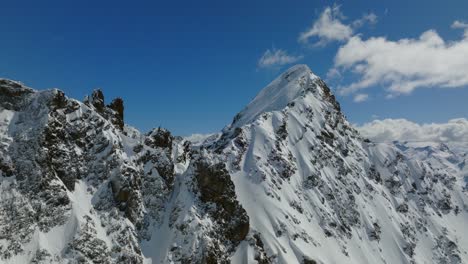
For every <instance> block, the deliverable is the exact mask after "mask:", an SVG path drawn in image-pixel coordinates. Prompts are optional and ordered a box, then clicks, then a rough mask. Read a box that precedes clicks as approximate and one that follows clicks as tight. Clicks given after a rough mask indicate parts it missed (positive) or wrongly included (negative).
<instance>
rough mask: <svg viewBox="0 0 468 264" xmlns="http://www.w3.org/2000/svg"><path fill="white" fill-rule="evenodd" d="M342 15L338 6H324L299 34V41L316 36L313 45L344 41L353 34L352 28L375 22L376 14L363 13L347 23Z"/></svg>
mask: <svg viewBox="0 0 468 264" xmlns="http://www.w3.org/2000/svg"><path fill="white" fill-rule="evenodd" d="M344 19H345V17H344V15H343V14H342V13H341V11H340V6H338V5H335V6H333V7H326V8H325V10H323V12H322V13H321V14H320V16H319V18H318V19H317V20H316V21H315V22H314V23H313V24H312V26H311V27H310V28H309V29H307V30H306V31H304V32H302V33H301V34H300V35H299V41H300V42H302V43H307V42H308V41H309V39H310V38H317V39H318V42H316V43H315V44H314V45H315V46H323V45H325V44H327V43H329V42H332V41H346V40H348V39H349V38H351V36H352V35H353V34H354V30H355V29H356V28H358V27H361V26H363V25H364V24H366V23H369V24H375V23H376V22H377V16H376V15H375V14H374V13H369V14H365V15H364V16H363V17H362V18H360V19H357V20H355V21H353V22H352V23H351V24H349V25H347V24H345V23H343V20H344Z"/></svg>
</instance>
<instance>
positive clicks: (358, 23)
mask: <svg viewBox="0 0 468 264" xmlns="http://www.w3.org/2000/svg"><path fill="white" fill-rule="evenodd" d="M366 23H368V24H370V25H375V24H377V15H375V14H374V13H368V14H365V15H363V16H362V18H360V19H358V20H355V21H354V22H353V26H354V27H355V28H358V27H362V26H363V25H364V24H366Z"/></svg>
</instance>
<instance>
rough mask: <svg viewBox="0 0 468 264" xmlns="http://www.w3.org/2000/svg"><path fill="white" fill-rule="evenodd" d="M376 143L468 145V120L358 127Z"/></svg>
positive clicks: (378, 122) (386, 121)
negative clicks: (405, 142) (406, 142)
mask: <svg viewBox="0 0 468 264" xmlns="http://www.w3.org/2000/svg"><path fill="white" fill-rule="evenodd" d="M356 129H358V130H359V132H360V133H361V134H362V135H363V136H364V137H367V138H369V139H371V140H372V141H374V142H392V141H401V142H404V141H408V142H445V143H460V144H465V145H466V144H467V143H468V119H466V118H457V119H452V120H449V121H448V122H447V123H431V124H417V123H414V122H411V121H409V120H406V119H383V120H374V121H372V122H369V123H366V124H363V125H362V126H356Z"/></svg>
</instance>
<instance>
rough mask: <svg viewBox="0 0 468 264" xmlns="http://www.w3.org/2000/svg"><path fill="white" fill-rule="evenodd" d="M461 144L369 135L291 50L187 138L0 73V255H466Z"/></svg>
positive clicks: (275, 259)
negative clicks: (242, 101)
mask: <svg viewBox="0 0 468 264" xmlns="http://www.w3.org/2000/svg"><path fill="white" fill-rule="evenodd" d="M465 160H466V153H459V152H457V153H454V152H452V151H451V150H450V149H449V147H447V146H445V145H437V144H436V145H434V144H432V145H429V144H427V145H424V146H421V145H418V146H414V145H411V144H409V143H405V142H395V143H394V144H377V143H372V142H370V141H369V140H366V139H363V138H362V137H361V136H360V135H359V133H358V132H357V131H356V130H355V129H354V128H353V127H352V126H351V125H350V124H349V123H348V122H347V121H346V118H345V117H344V116H343V114H342V112H341V110H340V106H339V104H338V102H337V101H336V100H335V97H334V96H333V94H332V93H331V91H330V89H329V88H328V87H327V85H326V84H325V83H324V82H323V81H322V80H321V79H320V78H318V77H317V76H315V75H313V73H312V72H311V71H310V69H309V68H308V67H307V66H305V65H298V66H294V67H292V68H291V69H289V70H288V71H286V72H285V73H283V74H282V75H281V76H279V77H278V78H277V79H276V80H275V81H273V82H272V83H271V84H270V85H268V86H267V87H266V88H264V89H263V90H262V91H261V92H260V93H259V94H258V96H257V97H256V98H255V99H254V100H253V101H252V102H251V103H250V104H249V105H248V106H247V107H246V108H245V109H244V110H242V111H241V112H240V113H239V114H238V115H237V116H236V117H235V118H234V120H233V122H232V124H230V125H229V126H227V127H226V128H224V129H223V130H222V131H221V132H220V133H218V134H215V135H211V136H209V137H207V138H205V139H203V140H198V141H197V142H195V141H193V140H191V139H189V138H181V137H175V136H173V135H172V134H171V133H170V132H169V131H167V130H165V129H163V128H157V129H154V130H152V131H150V132H148V133H146V134H142V133H140V132H139V131H137V130H136V129H134V128H131V127H130V126H127V125H125V122H124V102H123V100H122V99H120V98H117V99H114V100H113V101H112V102H111V103H110V104H108V105H106V103H105V98H104V95H103V93H102V92H101V91H99V90H96V91H94V92H93V93H92V95H91V96H89V97H88V98H85V100H83V102H79V101H77V100H74V99H70V98H68V97H66V96H65V95H64V94H63V92H61V91H59V90H47V91H36V90H33V89H30V88H28V87H26V86H24V85H23V84H21V83H18V82H14V81H10V80H4V79H3V80H0V263H229V262H231V263H467V262H468V253H467V252H466V250H467V249H468V237H467V236H466V235H465V234H466V226H467V224H468V207H467V202H468V198H467V182H468V180H467V179H468V173H467V169H466V166H465Z"/></svg>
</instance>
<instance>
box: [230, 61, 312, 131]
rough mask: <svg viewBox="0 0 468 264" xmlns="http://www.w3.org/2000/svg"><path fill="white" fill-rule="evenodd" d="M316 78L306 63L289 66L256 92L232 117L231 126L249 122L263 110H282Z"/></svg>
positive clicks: (263, 111)
mask: <svg viewBox="0 0 468 264" xmlns="http://www.w3.org/2000/svg"><path fill="white" fill-rule="evenodd" d="M318 79H319V78H318V77H317V76H316V75H315V74H313V73H312V71H311V70H310V69H309V67H308V66H307V65H304V64H299V65H295V66H293V67H291V68H289V69H288V70H287V71H285V72H284V73H283V74H281V75H280V76H279V77H278V78H276V79H275V80H274V81H272V82H271V83H270V84H269V85H267V86H266V87H265V88H263V89H262V90H261V91H260V92H259V93H258V94H257V96H256V97H255V98H254V99H253V100H252V101H251V102H250V103H249V104H248V105H247V106H246V107H245V108H244V110H242V111H241V112H240V113H239V114H238V115H237V116H236V117H235V118H234V121H233V123H232V125H231V127H240V126H243V125H245V124H248V123H251V122H252V121H254V120H255V119H256V118H257V117H258V116H259V115H261V114H263V113H265V112H272V111H278V110H282V109H283V108H285V107H286V106H287V105H288V104H289V103H291V102H292V101H294V100H295V99H296V98H298V97H300V96H301V95H303V94H304V92H305V89H306V87H307V84H308V83H310V82H313V81H315V80H318Z"/></svg>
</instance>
